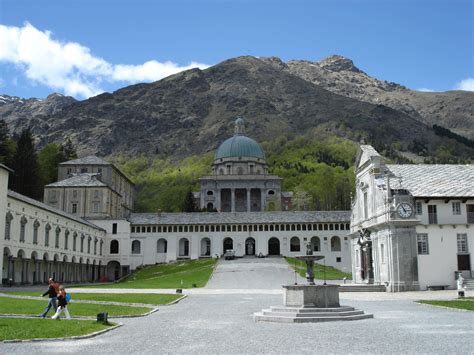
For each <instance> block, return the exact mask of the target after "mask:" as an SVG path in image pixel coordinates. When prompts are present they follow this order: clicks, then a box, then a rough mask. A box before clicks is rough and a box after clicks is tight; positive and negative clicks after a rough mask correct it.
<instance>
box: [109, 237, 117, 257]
mask: <svg viewBox="0 0 474 355" xmlns="http://www.w3.org/2000/svg"><path fill="white" fill-rule="evenodd" d="M118 253H119V242H118V240H116V239H114V240H112V241H111V242H110V254H118Z"/></svg>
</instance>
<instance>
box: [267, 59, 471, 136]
mask: <svg viewBox="0 0 474 355" xmlns="http://www.w3.org/2000/svg"><path fill="white" fill-rule="evenodd" d="M266 60H267V62H268V63H270V64H272V65H274V66H275V67H276V68H278V69H280V70H283V71H286V72H289V73H291V74H294V75H296V76H298V77H300V78H302V79H304V80H307V81H309V82H311V83H313V84H315V85H317V86H320V87H322V88H324V89H326V90H329V91H331V92H333V93H335V94H339V95H343V96H346V97H350V98H353V99H357V100H360V101H364V102H369V103H372V104H376V105H378V104H381V105H385V106H388V107H391V108H393V109H394V110H397V111H401V112H403V113H406V114H407V115H410V116H412V117H414V118H416V119H417V120H420V121H422V122H424V123H426V124H428V125H430V126H432V125H434V124H436V125H439V126H443V127H445V128H448V129H450V130H451V131H453V132H455V133H457V134H460V135H463V136H466V137H468V138H471V139H474V93H472V92H468V91H448V92H420V91H413V90H409V89H407V88H406V87H404V86H401V85H399V84H396V83H392V82H387V81H381V80H378V79H375V78H373V77H371V76H369V75H367V74H366V73H365V72H363V71H362V70H360V69H359V68H357V67H356V66H355V65H354V63H353V62H352V60H350V59H347V58H344V57H342V56H338V55H333V56H330V57H327V58H325V59H323V60H321V61H319V62H310V61H305V60H292V61H289V62H288V63H283V62H281V60H280V59H278V58H267V59H266Z"/></svg>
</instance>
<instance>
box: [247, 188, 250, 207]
mask: <svg viewBox="0 0 474 355" xmlns="http://www.w3.org/2000/svg"><path fill="white" fill-rule="evenodd" d="M247 212H250V189H247Z"/></svg>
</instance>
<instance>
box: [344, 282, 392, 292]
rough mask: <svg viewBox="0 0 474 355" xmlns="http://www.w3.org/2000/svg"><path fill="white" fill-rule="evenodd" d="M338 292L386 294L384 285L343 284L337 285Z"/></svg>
mask: <svg viewBox="0 0 474 355" xmlns="http://www.w3.org/2000/svg"><path fill="white" fill-rule="evenodd" d="M339 292H386V288H385V285H371V284H370V285H369V284H343V285H339Z"/></svg>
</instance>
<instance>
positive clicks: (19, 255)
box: [16, 249, 25, 259]
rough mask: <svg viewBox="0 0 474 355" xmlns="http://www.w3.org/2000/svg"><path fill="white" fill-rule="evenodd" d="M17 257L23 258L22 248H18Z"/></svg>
mask: <svg viewBox="0 0 474 355" xmlns="http://www.w3.org/2000/svg"><path fill="white" fill-rule="evenodd" d="M16 256H17V258H22V259H24V258H25V251H24V250H23V249H20V250H18V253H16Z"/></svg>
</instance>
